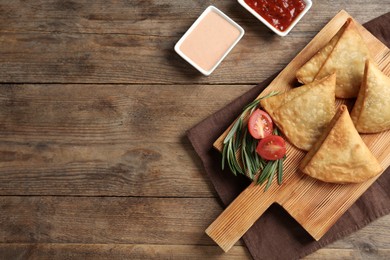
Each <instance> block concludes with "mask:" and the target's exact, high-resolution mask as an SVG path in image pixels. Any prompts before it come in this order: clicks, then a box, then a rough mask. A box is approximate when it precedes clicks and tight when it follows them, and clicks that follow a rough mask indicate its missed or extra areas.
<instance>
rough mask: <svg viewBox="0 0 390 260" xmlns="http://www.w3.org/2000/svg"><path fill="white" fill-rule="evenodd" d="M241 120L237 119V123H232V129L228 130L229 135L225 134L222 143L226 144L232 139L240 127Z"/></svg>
mask: <svg viewBox="0 0 390 260" xmlns="http://www.w3.org/2000/svg"><path fill="white" fill-rule="evenodd" d="M241 121H242V119H241V118H239V119H237V121H236V122H235V123H234V125H233V126H232V128H231V129H230V131H229V133H228V134H227V136H226V137H225V139H224V140H223V143H224V144H226V143H227V142H228V141H229V140H230V139H232V137H233V136H234V135H235V134H236V132H237V130H238V129H239V128H240V126H242V122H241Z"/></svg>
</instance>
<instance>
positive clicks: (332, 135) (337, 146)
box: [299, 105, 382, 183]
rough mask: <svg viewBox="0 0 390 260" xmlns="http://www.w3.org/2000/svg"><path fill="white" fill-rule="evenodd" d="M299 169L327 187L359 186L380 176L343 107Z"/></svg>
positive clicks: (376, 162)
mask: <svg viewBox="0 0 390 260" xmlns="http://www.w3.org/2000/svg"><path fill="white" fill-rule="evenodd" d="M299 168H300V170H301V171H302V172H304V173H305V174H307V175H309V176H311V177H313V178H316V179H319V180H322V181H325V182H331V183H359V182H363V181H365V180H368V179H370V178H372V177H374V176H376V175H378V174H379V173H381V172H382V167H381V166H380V165H379V163H378V161H377V159H376V158H375V157H374V155H373V154H372V153H371V151H370V150H369V149H368V147H367V146H366V144H365V143H364V142H363V140H362V138H361V137H360V135H359V133H358V132H357V130H356V129H355V126H354V125H353V123H352V119H351V117H350V116H349V113H348V110H347V107H346V106H345V105H341V106H340V108H339V110H338V111H337V112H336V114H335V116H334V117H333V119H332V121H331V123H330V124H329V126H328V128H327V129H326V130H325V131H324V132H323V134H322V135H321V137H320V138H319V140H318V141H317V142H316V144H315V145H314V146H313V148H312V149H311V150H310V151H309V153H308V154H307V155H306V156H305V158H304V159H303V160H302V162H301V165H300V167H299Z"/></svg>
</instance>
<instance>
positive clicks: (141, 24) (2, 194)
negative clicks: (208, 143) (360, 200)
mask: <svg viewBox="0 0 390 260" xmlns="http://www.w3.org/2000/svg"><path fill="white" fill-rule="evenodd" d="M210 4H214V5H215V6H217V7H218V8H219V9H221V10H222V11H223V12H225V13H226V14H227V15H229V16H230V17H231V18H232V19H234V20H235V21H236V22H238V23H239V24H240V25H241V26H243V27H244V29H245V30H246V34H245V36H244V38H243V39H242V40H241V41H240V43H239V44H238V45H237V46H236V47H235V49H234V50H233V51H232V52H231V53H230V54H229V55H228V56H227V58H226V59H225V60H224V61H223V62H222V63H221V66H220V67H218V68H217V69H216V71H215V72H214V73H213V74H212V75H211V76H209V77H204V76H202V75H200V74H199V73H198V72H197V71H196V70H194V69H193V68H192V67H190V65H188V64H187V63H185V62H184V61H183V60H182V59H181V58H180V57H179V56H177V55H176V54H175V53H174V51H173V46H174V44H175V43H176V42H177V41H178V40H179V38H180V37H181V35H182V34H183V33H184V32H185V31H186V30H187V29H188V27H189V26H190V25H191V24H192V22H193V21H194V20H195V19H196V18H197V16H198V15H199V14H200V13H201V12H202V11H203V10H204V9H205V8H206V7H207V6H208V5H210ZM340 9H345V10H346V11H348V13H350V14H351V15H352V16H353V17H354V18H355V19H356V20H357V21H359V22H360V23H364V22H367V21H369V20H371V19H373V18H375V17H377V16H379V15H381V14H384V13H386V12H388V11H389V10H390V1H387V0H386V1H379V0H373V1H368V2H367V1H363V0H357V1H352V0H347V1H335V0H331V1H317V0H315V1H313V6H312V9H311V10H310V11H309V12H308V14H307V15H306V16H305V17H304V18H303V19H302V20H301V21H300V22H299V23H298V25H297V27H296V28H294V30H293V31H292V32H291V33H290V34H289V35H288V36H287V37H284V38H280V37H278V36H275V35H274V34H272V32H270V31H269V30H268V29H267V28H265V27H264V26H262V25H261V24H259V22H258V21H257V19H256V18H254V17H252V16H251V15H250V14H249V13H247V12H246V11H245V10H244V9H243V8H241V7H240V6H239V5H238V3H237V2H236V1H234V0H232V1H195V0H188V1H172V0H160V1H157V0H148V1H137V0H126V1H125V0H122V1H121V0H119V1H102V0H99V1H85V0H80V1H72V0H64V1H63V0H52V1H43V0H37V1H23V0H15V1H6V0H0V212H1V214H0V259H64V258H68V259H69V258H71V259H107V258H111V259H151V258H156V259H183V258H189V259H205V258H212V259H250V255H249V253H248V252H247V250H246V248H245V246H243V243H242V242H238V243H237V244H236V245H235V246H234V247H233V249H232V250H231V251H229V253H227V254H224V253H223V252H222V250H221V249H220V248H219V247H218V246H217V245H215V244H214V242H213V241H212V240H211V239H210V238H208V237H207V235H206V234H205V233H204V230H205V228H206V227H207V226H208V225H209V224H210V223H211V221H212V220H214V219H215V218H216V217H217V216H218V215H219V214H220V213H221V212H222V206H221V204H220V202H219V200H218V199H217V196H216V193H215V191H214V188H213V187H212V185H211V183H210V182H209V180H208V179H207V177H206V176H205V173H204V171H203V168H202V164H201V162H200V160H199V159H198V158H197V156H196V154H195V152H194V151H193V149H192V148H191V146H190V144H189V142H188V141H187V139H186V138H185V132H186V130H187V129H189V128H190V127H191V126H193V125H195V124H196V123H198V122H199V121H201V120H202V119H204V118H205V117H207V116H208V115H210V114H212V113H213V112H215V111H217V110H218V109H220V108H221V107H223V106H224V105H226V104H228V103H229V101H231V100H232V99H234V98H236V97H237V96H239V95H240V94H243V93H244V92H246V91H247V90H249V89H250V88H252V87H253V86H254V85H255V84H256V83H258V82H261V81H262V80H264V79H266V78H268V77H269V76H270V75H272V74H274V73H275V72H277V71H279V70H280V69H282V68H283V67H284V66H286V65H287V64H288V63H289V62H290V61H291V59H292V58H293V57H294V56H295V55H296V54H297V53H298V52H299V51H300V50H301V49H302V48H303V47H304V46H305V45H306V44H307V43H308V42H309V41H310V40H311V39H312V37H313V36H314V35H315V34H316V33H317V32H318V31H319V30H320V29H321V28H322V27H323V26H324V25H325V24H326V23H327V22H328V21H329V19H330V18H331V17H333V16H334V15H335V14H336V13H337V12H338V11H339V10H340ZM389 228H390V217H389V216H385V217H383V218H381V219H378V220H377V221H374V222H373V223H370V224H369V225H368V226H367V227H365V228H363V229H361V230H359V231H357V232H356V233H354V234H351V235H350V236H348V237H346V238H343V239H341V240H339V241H337V242H335V243H333V244H331V245H328V246H327V247H325V248H323V249H320V250H319V251H317V252H315V253H313V254H312V255H310V256H308V257H307V259H330V258H337V259H340V258H344V259H368V258H371V259H387V258H389V256H390V235H389V233H388V232H387V231H388V230H389Z"/></svg>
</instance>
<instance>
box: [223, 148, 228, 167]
mask: <svg viewBox="0 0 390 260" xmlns="http://www.w3.org/2000/svg"><path fill="white" fill-rule="evenodd" d="M227 150H228V146H227V145H224V146H223V149H222V170H224V169H225V162H226V153H227Z"/></svg>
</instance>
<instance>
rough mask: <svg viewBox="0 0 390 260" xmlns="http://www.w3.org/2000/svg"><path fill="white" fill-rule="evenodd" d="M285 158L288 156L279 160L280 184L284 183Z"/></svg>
mask: <svg viewBox="0 0 390 260" xmlns="http://www.w3.org/2000/svg"><path fill="white" fill-rule="evenodd" d="M284 159H286V156H284V157H283V158H282V159H279V160H278V184H279V185H280V184H282V181H283V162H284Z"/></svg>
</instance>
